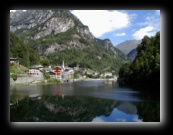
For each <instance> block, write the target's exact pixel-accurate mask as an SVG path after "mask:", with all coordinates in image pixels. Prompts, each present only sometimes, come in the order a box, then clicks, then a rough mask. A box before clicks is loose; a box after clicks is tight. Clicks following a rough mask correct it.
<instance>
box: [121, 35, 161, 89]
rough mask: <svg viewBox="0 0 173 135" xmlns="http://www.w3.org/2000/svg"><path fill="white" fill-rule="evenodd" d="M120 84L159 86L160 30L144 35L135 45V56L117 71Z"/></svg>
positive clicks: (154, 87) (155, 87) (157, 87)
mask: <svg viewBox="0 0 173 135" xmlns="http://www.w3.org/2000/svg"><path fill="white" fill-rule="evenodd" d="M118 81H119V82H120V83H121V84H126V85H131V86H140V87H153V90H159V88H160V32H157V33H156V35H155V36H154V37H148V36H144V38H143V39H142V42H141V44H140V45H139V46H138V47H137V56H136V58H135V59H134V61H133V62H132V63H126V64H124V65H123V66H122V67H121V68H120V71H119V78H118Z"/></svg>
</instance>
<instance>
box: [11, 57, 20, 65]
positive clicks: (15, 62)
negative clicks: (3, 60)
mask: <svg viewBox="0 0 173 135" xmlns="http://www.w3.org/2000/svg"><path fill="white" fill-rule="evenodd" d="M10 63H14V64H19V59H18V58H10Z"/></svg>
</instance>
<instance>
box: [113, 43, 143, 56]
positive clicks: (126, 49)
mask: <svg viewBox="0 0 173 135" xmlns="http://www.w3.org/2000/svg"><path fill="white" fill-rule="evenodd" d="M140 43H141V40H126V41H124V42H122V43H120V44H118V45H116V48H118V49H119V50H121V51H122V52H123V53H124V54H125V55H127V54H128V53H129V52H130V51H132V50H133V49H135V48H136V47H137V45H138V44H140Z"/></svg>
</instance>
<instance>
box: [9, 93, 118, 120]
mask: <svg viewBox="0 0 173 135" xmlns="http://www.w3.org/2000/svg"><path fill="white" fill-rule="evenodd" d="M115 104H116V103H115V101H113V100H109V99H100V98H93V97H83V96H65V97H64V98H63V97H61V96H58V97H57V96H42V98H41V99H40V100H31V99H30V98H28V97H26V98H25V99H23V100H21V101H20V102H19V106H18V107H17V109H16V110H10V121H11V122H12V121H16V122H17V121H23V122H25V121H28V122H29V121H38V122H42V121H47V122H91V121H92V119H93V118H94V117H96V116H99V115H105V116H109V115H110V114H111V112H112V110H113V108H115Z"/></svg>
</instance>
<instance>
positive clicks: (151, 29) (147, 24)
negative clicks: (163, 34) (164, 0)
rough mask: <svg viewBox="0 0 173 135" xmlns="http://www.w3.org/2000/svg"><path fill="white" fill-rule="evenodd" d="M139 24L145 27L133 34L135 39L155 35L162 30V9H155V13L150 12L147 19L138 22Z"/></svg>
mask: <svg viewBox="0 0 173 135" xmlns="http://www.w3.org/2000/svg"><path fill="white" fill-rule="evenodd" d="M138 25H139V26H142V27H143V28H140V29H139V30H136V31H135V32H134V33H133V34H132V36H133V37H134V38H135V39H137V40H138V39H142V38H143V37H144V36H145V35H147V36H149V37H150V36H154V35H155V34H156V32H158V31H160V10H155V12H154V14H148V15H147V16H146V17H145V21H144V22H140V23H138Z"/></svg>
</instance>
